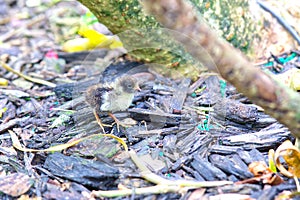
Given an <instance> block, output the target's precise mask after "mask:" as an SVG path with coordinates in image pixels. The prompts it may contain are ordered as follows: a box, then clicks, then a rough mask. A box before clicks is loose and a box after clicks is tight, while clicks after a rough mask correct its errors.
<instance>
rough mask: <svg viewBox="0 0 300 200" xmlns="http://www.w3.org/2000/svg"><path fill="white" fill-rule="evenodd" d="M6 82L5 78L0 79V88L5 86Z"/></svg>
mask: <svg viewBox="0 0 300 200" xmlns="http://www.w3.org/2000/svg"><path fill="white" fill-rule="evenodd" d="M7 85H8V80H7V79H5V78H0V86H7Z"/></svg>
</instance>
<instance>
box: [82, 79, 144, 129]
mask: <svg viewBox="0 0 300 200" xmlns="http://www.w3.org/2000/svg"><path fill="white" fill-rule="evenodd" d="M137 90H140V88H139V86H138V82H137V80H136V79H135V78H134V77H132V76H123V77H120V78H118V79H117V80H116V81H115V82H113V83H111V84H97V85H93V86H91V87H89V88H88V89H87V91H86V93H85V99H86V101H87V102H88V104H90V106H91V107H92V108H93V112H94V115H95V117H96V119H97V122H98V124H99V125H100V127H101V128H102V130H103V131H104V128H103V124H102V123H101V120H100V118H99V117H98V113H102V112H107V113H108V114H109V116H111V117H112V118H113V119H114V120H115V122H116V123H117V126H118V128H119V125H120V122H119V120H118V119H117V118H116V117H115V116H114V115H113V114H112V113H113V112H117V111H124V110H126V109H128V107H129V106H130V104H131V103H132V100H133V98H134V92H135V91H137Z"/></svg>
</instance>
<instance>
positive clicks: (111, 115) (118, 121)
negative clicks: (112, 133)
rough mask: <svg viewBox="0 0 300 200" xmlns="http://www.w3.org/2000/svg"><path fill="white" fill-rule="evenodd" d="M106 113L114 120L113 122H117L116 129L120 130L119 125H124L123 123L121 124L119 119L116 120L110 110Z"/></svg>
mask: <svg viewBox="0 0 300 200" xmlns="http://www.w3.org/2000/svg"><path fill="white" fill-rule="evenodd" d="M108 115H109V116H110V117H111V118H112V119H113V120H114V121H115V123H116V124H117V129H118V132H120V126H123V127H126V125H125V124H122V122H120V120H118V119H117V118H116V117H115V116H114V114H112V113H111V112H109V113H108Z"/></svg>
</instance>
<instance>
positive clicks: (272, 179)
mask: <svg viewBox="0 0 300 200" xmlns="http://www.w3.org/2000/svg"><path fill="white" fill-rule="evenodd" d="M248 169H249V171H250V172H251V173H252V174H253V175H254V176H255V178H254V179H249V180H251V181H254V180H255V181H257V182H262V183H263V184H269V185H279V184H281V183H283V179H282V178H281V177H280V176H278V175H277V174H276V173H274V172H273V171H272V170H271V169H270V168H269V167H268V166H267V165H266V164H265V163H264V162H261V161H256V162H252V163H250V165H249V167H248ZM249 180H248V182H249Z"/></svg>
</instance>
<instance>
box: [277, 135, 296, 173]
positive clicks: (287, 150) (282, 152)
mask: <svg viewBox="0 0 300 200" xmlns="http://www.w3.org/2000/svg"><path fill="white" fill-rule="evenodd" d="M281 156H282V157H283V158H284V160H285V162H286V164H287V165H288V170H286V169H285V168H284V167H283V166H282V164H281V163H280V157H281ZM274 159H275V162H276V166H277V168H278V169H279V170H280V172H281V173H282V174H284V175H285V176H287V177H294V176H296V177H298V178H299V177H300V152H299V149H297V148H296V147H295V146H294V145H293V144H292V142H291V141H289V140H287V141H285V142H283V143H282V144H281V145H280V146H279V147H278V148H277V150H276V152H275V158H274Z"/></svg>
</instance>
